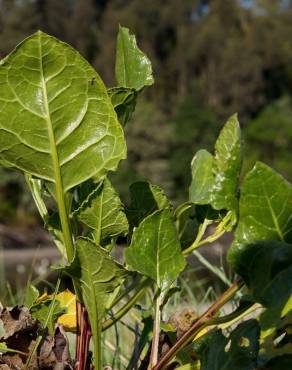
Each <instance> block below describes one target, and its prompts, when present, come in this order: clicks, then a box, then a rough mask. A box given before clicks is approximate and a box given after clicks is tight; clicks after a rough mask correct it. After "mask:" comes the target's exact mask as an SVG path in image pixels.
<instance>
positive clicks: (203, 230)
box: [183, 218, 211, 256]
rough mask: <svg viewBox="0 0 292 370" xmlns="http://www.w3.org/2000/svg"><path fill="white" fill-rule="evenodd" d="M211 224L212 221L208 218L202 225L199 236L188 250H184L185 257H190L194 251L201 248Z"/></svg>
mask: <svg viewBox="0 0 292 370" xmlns="http://www.w3.org/2000/svg"><path fill="white" fill-rule="evenodd" d="M210 224H211V221H210V220H208V219H207V218H205V219H204V222H203V223H202V224H201V225H200V227H199V231H198V234H197V236H196V239H195V240H194V242H193V243H192V244H191V245H190V246H189V247H188V248H186V249H184V250H183V254H184V255H185V256H187V255H189V254H190V253H191V252H192V251H193V250H194V249H196V248H198V247H199V246H200V242H201V240H202V238H203V236H204V234H205V232H206V229H207V227H208V226H209V225H210Z"/></svg>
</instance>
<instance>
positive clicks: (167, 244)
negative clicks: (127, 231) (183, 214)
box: [126, 209, 185, 290]
mask: <svg viewBox="0 0 292 370" xmlns="http://www.w3.org/2000/svg"><path fill="white" fill-rule="evenodd" d="M126 262H127V264H128V265H129V267H130V268H131V269H132V270H135V271H138V272H140V273H142V274H144V275H147V276H149V277H151V278H152V279H153V280H154V281H155V282H156V283H157V286H158V287H159V288H160V289H161V290H163V289H165V288H168V287H169V286H170V284H171V283H172V282H173V281H174V280H175V279H176V278H177V276H178V275H179V273H180V272H181V271H182V270H183V269H184V267H185V260H184V257H183V255H182V253H181V248H180V243H179V240H178V234H177V229H176V227H175V224H174V221H173V218H172V215H171V212H170V210H169V209H164V210H159V211H156V212H155V213H153V214H152V215H150V216H148V217H146V218H145V219H144V220H143V221H142V222H141V224H140V225H139V227H138V228H137V229H134V232H133V236H132V241H131V245H130V247H129V248H128V249H127V250H126Z"/></svg>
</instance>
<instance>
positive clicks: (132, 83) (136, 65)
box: [116, 27, 154, 91]
mask: <svg viewBox="0 0 292 370" xmlns="http://www.w3.org/2000/svg"><path fill="white" fill-rule="evenodd" d="M116 80H117V84H118V86H121V87H129V88H133V89H135V90H137V91H138V90H141V89H142V88H143V87H144V86H149V85H153V82H154V80H153V76H152V66H151V62H150V60H149V59H148V58H147V56H146V55H145V54H144V53H143V52H142V51H141V50H140V49H139V48H138V46H137V43H136V38H135V36H134V35H132V34H130V31H129V29H128V28H125V27H120V29H119V33H118V37H117V51H116Z"/></svg>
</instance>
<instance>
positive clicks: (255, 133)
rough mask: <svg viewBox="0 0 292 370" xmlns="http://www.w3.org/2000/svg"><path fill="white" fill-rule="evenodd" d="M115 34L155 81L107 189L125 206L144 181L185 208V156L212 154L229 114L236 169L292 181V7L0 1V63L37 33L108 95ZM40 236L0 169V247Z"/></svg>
mask: <svg viewBox="0 0 292 370" xmlns="http://www.w3.org/2000/svg"><path fill="white" fill-rule="evenodd" d="M119 24H121V25H123V26H126V27H128V28H130V30H131V32H133V33H134V34H136V36H137V40H138V44H139V46H140V48H141V49H142V50H143V51H145V52H146V54H147V55H148V56H149V58H150V60H151V61H152V64H153V70H154V77H155V85H154V87H152V88H149V89H147V91H145V92H144V93H143V95H142V97H141V98H140V100H139V103H138V106H137V108H136V111H135V114H134V116H133V119H132V121H131V122H130V124H129V125H128V127H127V128H126V136H127V141H128V160H127V161H125V162H124V163H122V165H121V167H120V170H119V172H118V174H116V175H115V176H114V179H113V180H114V183H115V186H116V187H117V188H118V189H119V191H120V192H121V195H122V198H123V199H124V200H125V201H127V197H128V186H129V184H130V183H131V182H133V181H135V180H139V179H145V178H146V179H149V180H150V181H151V182H152V183H154V184H157V185H160V186H161V187H162V188H163V189H164V190H165V192H166V194H167V195H168V196H169V198H170V199H171V200H172V201H173V203H174V204H177V203H178V202H180V201H184V200H186V199H187V193H188V186H189V183H190V162H191V159H192V157H193V155H194V154H195V152H196V151H197V150H198V149H201V148H206V149H209V150H212V148H213V144H214V141H215V139H216V137H217V135H218V133H219V131H220V129H221V127H222V126H223V124H224V122H225V121H226V119H227V118H228V117H229V116H230V115H231V114H233V113H235V112H238V115H239V120H240V123H241V126H242V128H243V136H244V140H245V155H246V159H245V163H244V171H247V170H248V169H250V168H251V167H252V165H253V164H254V162H255V161H256V160H257V159H260V160H262V161H264V162H266V163H267V164H270V165H271V166H273V167H274V168H275V169H276V170H277V171H279V172H281V173H282V174H283V175H284V176H285V177H286V178H287V179H290V180H292V166H291V149H292V1H290V0H210V1H207V0H183V1H177V0H160V1H157V0H147V1H143V2H142V1H141V0H0V57H1V58H2V57H4V56H5V55H7V54H8V53H9V52H10V51H11V50H12V49H13V47H14V46H15V45H16V44H17V43H18V42H20V41H21V40H22V39H23V38H24V37H26V36H28V35H30V34H31V33H33V32H35V31H36V30H38V29H41V30H43V31H45V32H47V33H49V34H51V35H54V36H56V37H58V38H60V39H61V40H64V41H66V42H68V43H70V44H71V45H73V46H74V47H75V48H77V49H78V50H79V51H80V53H81V54H82V55H83V56H84V57H85V58H86V59H88V60H89V62H90V63H91V64H92V65H93V66H94V67H95V68H96V70H97V71H98V73H99V74H100V75H101V77H102V79H103V80H104V81H105V83H106V85H107V86H108V87H111V86H114V85H115V80H114V61H115V42H116V34H117V30H118V25H119ZM36 225H37V227H36ZM38 226H39V227H38ZM41 227H42V225H41V222H40V220H39V218H38V216H37V212H36V209H35V207H34V205H33V202H32V200H31V198H30V196H29V194H28V192H27V190H26V186H25V182H24V180H23V178H22V176H21V175H20V174H18V173H17V172H15V171H8V170H4V169H0V245H1V246H3V247H5V249H6V250H7V251H9V250H10V249H13V248H19V249H23V248H24V247H25V248H27V247H29V248H31V249H32V250H35V248H36V247H37V246H38V245H42V246H46V245H47V246H49V244H50V242H49V239H48V238H47V236H46V234H45V233H44V232H42V229H41ZM24 256H30V257H26V258H29V259H30V260H31V258H32V257H31V255H29V254H28V253H27V252H26V253H25V254H23V257H21V255H19V254H18V258H19V261H22V258H25V257H24ZM11 259H12V261H13V262H15V255H14V254H12V255H11ZM21 263H22V262H21ZM43 265H44V266H43V267H44V269H45V268H46V266H47V265H48V260H45V262H43ZM18 269H19V271H20V272H19V273H21V271H23V267H21V265H20V267H18ZM1 271H3V268H2V269H1V266H0V272H1ZM0 280H1V279H0Z"/></svg>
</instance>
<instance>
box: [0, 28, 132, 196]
mask: <svg viewBox="0 0 292 370" xmlns="http://www.w3.org/2000/svg"><path fill="white" fill-rule="evenodd" d="M0 94H1V100H0V147H1V151H0V162H1V163H2V164H7V163H9V164H10V165H11V166H12V167H16V168H19V169H21V170H22V171H24V172H28V173H30V174H32V175H35V176H37V177H39V178H41V179H44V180H48V181H50V182H52V183H55V184H57V183H60V182H62V186H63V188H64V191H67V190H69V189H70V188H72V187H74V186H75V185H77V184H79V183H81V182H82V181H84V180H86V179H87V178H90V177H92V176H94V175H95V176H98V177H103V176H104V175H105V173H106V172H107V171H108V170H114V169H115V168H116V167H117V165H118V163H119V161H120V160H121V159H123V158H125V150H126V149H125V142H124V137H123V132H122V128H121V127H120V125H119V123H118V121H117V118H116V114H115V112H114V109H113V107H112V105H111V102H110V100H109V98H108V95H107V92H106V89H105V87H104V85H103V83H102V81H101V79H100V77H99V76H98V74H97V73H96V72H95V71H94V70H93V68H92V67H91V66H90V65H89V64H88V63H87V62H86V61H85V60H84V59H83V58H82V57H81V56H80V55H79V53H78V52H77V51H75V50H74V49H72V48H71V47H70V46H69V45H67V44H65V43H63V42H61V41H59V40H57V39H55V38H54V37H51V36H49V35H46V34H44V33H42V32H40V31H39V32H37V33H36V34H34V35H32V36H30V37H28V38H27V39H25V40H24V41H23V42H22V43H21V44H19V45H18V46H17V47H16V49H15V50H14V51H13V52H12V53H11V54H10V55H8V56H7V57H6V58H5V59H4V60H3V61H2V62H1V66H0Z"/></svg>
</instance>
